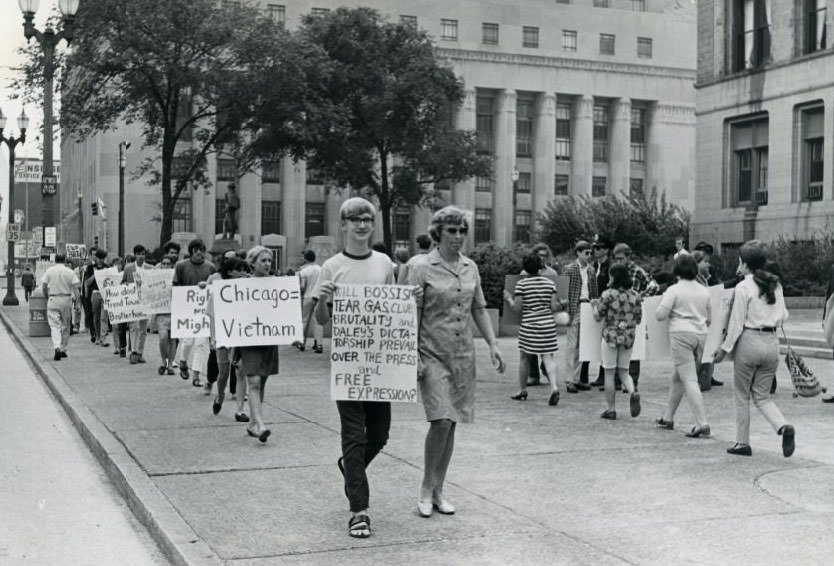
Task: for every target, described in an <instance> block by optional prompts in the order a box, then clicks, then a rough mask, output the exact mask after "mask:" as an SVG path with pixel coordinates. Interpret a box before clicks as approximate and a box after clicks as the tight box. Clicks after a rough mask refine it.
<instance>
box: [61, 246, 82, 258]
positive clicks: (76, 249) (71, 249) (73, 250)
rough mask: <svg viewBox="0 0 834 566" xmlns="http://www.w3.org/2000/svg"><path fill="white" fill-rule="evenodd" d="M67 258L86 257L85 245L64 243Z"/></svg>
mask: <svg viewBox="0 0 834 566" xmlns="http://www.w3.org/2000/svg"><path fill="white" fill-rule="evenodd" d="M64 249H65V250H66V253H67V259H84V258H85V257H87V246H86V245H84V244H64Z"/></svg>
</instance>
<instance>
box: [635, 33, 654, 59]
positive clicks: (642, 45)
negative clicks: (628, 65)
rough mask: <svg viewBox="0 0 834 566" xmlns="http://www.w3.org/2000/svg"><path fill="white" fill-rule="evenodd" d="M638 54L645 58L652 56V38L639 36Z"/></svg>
mask: <svg viewBox="0 0 834 566" xmlns="http://www.w3.org/2000/svg"><path fill="white" fill-rule="evenodd" d="M637 56H638V57H641V58H643V59H651V58H652V38H651V37H638V38H637Z"/></svg>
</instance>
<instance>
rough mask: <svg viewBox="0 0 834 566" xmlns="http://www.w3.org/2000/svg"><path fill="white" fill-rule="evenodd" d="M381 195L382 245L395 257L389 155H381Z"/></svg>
mask: <svg viewBox="0 0 834 566" xmlns="http://www.w3.org/2000/svg"><path fill="white" fill-rule="evenodd" d="M379 161H380V177H381V183H380V194H379V210H380V212H382V243H383V244H385V249H386V250H388V255H389V256H390V257H394V250H393V249H392V245H393V241H392V238H391V187H390V185H389V181H388V154H387V153H380V160H379Z"/></svg>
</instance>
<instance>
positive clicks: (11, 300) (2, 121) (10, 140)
mask: <svg viewBox="0 0 834 566" xmlns="http://www.w3.org/2000/svg"><path fill="white" fill-rule="evenodd" d="M17 127H18V129H20V135H19V136H17V137H16V138H15V137H13V136H10V137H6V136H4V135H3V130H4V129H5V128H6V117H5V116H3V112H2V111H0V143H5V144H6V145H7V146H9V203H8V207H9V224H8V229H7V231H8V232H9V234H8V235H10V234H11V231H12V225H13V224H14V220H15V218H14V148H15V146H17V144H19V143H20V144H23V143H25V142H26V128H28V127H29V118H28V117H27V116H26V113H25V112H23V111H21V112H20V116H19V117H18V118H17ZM8 235H7V236H8ZM8 240H9V255H8V261H7V262H6V263H7V265H6V296H5V297H3V305H4V306H13V307H16V306H17V305H19V304H20V302H19V301H18V300H17V295H15V292H14V267H15V266H14V264H15V260H14V244H15V242H14V240H12V239H11V238H8Z"/></svg>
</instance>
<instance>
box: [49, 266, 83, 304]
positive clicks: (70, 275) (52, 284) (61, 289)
mask: <svg viewBox="0 0 834 566" xmlns="http://www.w3.org/2000/svg"><path fill="white" fill-rule="evenodd" d="M41 282H42V283H44V284H46V289H47V292H48V293H49V296H50V297H59V296H66V297H69V296H71V295H73V293H74V291H75V289H76V288H77V287H78V285H79V284H80V281H79V280H78V276H77V275H75V272H74V271H73V270H72V269H70V268H69V267H67V266H66V265H64V264H63V263H58V264H56V265H53V266H52V267H50V268H49V269H47V270H46V272H45V273H44V274H43V278H42V279H41Z"/></svg>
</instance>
